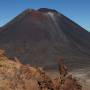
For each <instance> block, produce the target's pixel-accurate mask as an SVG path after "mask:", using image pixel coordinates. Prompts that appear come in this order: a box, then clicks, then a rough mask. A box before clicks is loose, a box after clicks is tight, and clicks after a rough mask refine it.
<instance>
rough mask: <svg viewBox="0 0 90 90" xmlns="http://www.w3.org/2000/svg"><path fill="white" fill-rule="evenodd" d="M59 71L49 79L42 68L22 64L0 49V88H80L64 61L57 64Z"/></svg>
mask: <svg viewBox="0 0 90 90" xmlns="http://www.w3.org/2000/svg"><path fill="white" fill-rule="evenodd" d="M59 72H60V75H59V77H56V78H55V79H51V76H49V75H47V73H46V72H45V71H44V70H43V69H42V68H38V67H37V68H35V67H31V66H30V65H23V64H21V63H20V62H19V60H18V59H17V58H15V61H12V60H10V59H9V58H7V57H6V56H5V55H4V51H2V50H0V90H82V86H81V85H80V84H79V83H78V82H77V80H76V79H75V78H73V77H72V75H68V70H67V67H66V65H64V63H60V64H59Z"/></svg>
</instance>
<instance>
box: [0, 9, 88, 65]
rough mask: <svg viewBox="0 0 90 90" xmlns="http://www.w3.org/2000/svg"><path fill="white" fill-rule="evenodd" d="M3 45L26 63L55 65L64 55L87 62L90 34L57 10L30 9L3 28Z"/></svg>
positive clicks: (0, 37)
mask: <svg viewBox="0 0 90 90" xmlns="http://www.w3.org/2000/svg"><path fill="white" fill-rule="evenodd" d="M0 48H4V49H6V52H7V53H8V56H10V57H19V58H20V59H21V61H22V62H23V63H30V64H34V65H36V64H37V65H49V64H51V65H54V64H55V63H56V62H57V59H59V58H61V57H64V58H65V59H66V62H72V63H74V64H77V63H81V65H85V64H87V63H88V61H89V58H90V33H89V32H88V31H86V30H85V29H83V28H82V27H80V26H79V25H77V24H76V23H74V22H73V21H71V20H70V19H68V18H67V17H65V16H64V15H62V14H61V13H59V12H57V11H56V10H52V9H47V8H41V9H39V10H30V9H28V10H26V11H24V12H23V13H21V14H20V15H19V16H17V17H16V18H14V19H13V20H12V21H11V22H9V23H8V24H6V25H5V26H4V27H2V30H1V32H0ZM89 62H90V61H89Z"/></svg>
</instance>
